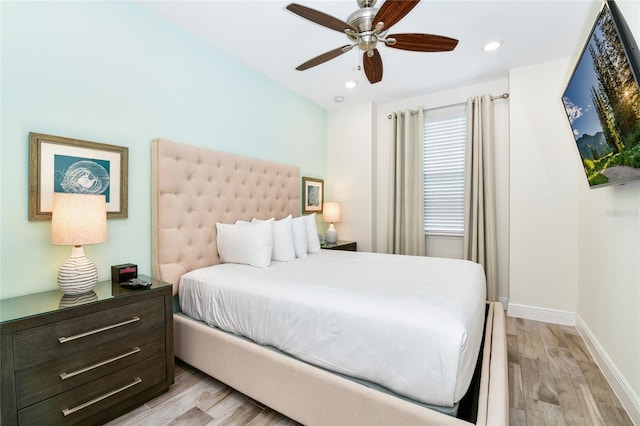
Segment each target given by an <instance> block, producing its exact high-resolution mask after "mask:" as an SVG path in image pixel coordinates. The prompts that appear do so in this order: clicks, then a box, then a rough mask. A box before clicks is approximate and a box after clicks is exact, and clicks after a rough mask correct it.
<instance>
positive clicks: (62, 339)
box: [58, 317, 140, 343]
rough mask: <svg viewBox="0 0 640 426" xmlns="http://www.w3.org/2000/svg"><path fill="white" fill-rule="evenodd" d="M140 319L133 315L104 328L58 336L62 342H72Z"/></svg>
mask: <svg viewBox="0 0 640 426" xmlns="http://www.w3.org/2000/svg"><path fill="white" fill-rule="evenodd" d="M136 321H140V317H132V318H131V319H130V320H127V321H122V322H119V323H118V324H112V325H108V326H106V327H102V328H96V329H95V330H91V331H87V332H84V333H80V334H76V335H75V336H71V337H58V341H59V342H60V343H66V342H70V341H72V340H76V339H81V338H83V337H87V336H91V335H92V334H96V333H102V332H103V331H107V330H111V329H112V328H116V327H121V326H123V325H127V324H131V323H132V322H136Z"/></svg>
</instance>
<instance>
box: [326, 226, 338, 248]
mask: <svg viewBox="0 0 640 426" xmlns="http://www.w3.org/2000/svg"><path fill="white" fill-rule="evenodd" d="M337 241H338V231H336V228H334V227H333V223H332V224H330V225H329V229H327V242H328V243H329V244H335V243H336V242H337Z"/></svg>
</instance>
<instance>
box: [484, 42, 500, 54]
mask: <svg viewBox="0 0 640 426" xmlns="http://www.w3.org/2000/svg"><path fill="white" fill-rule="evenodd" d="M500 46H502V42H501V41H490V42H489V43H487V44H485V45H484V47H483V48H482V49H483V50H484V51H485V52H493V51H494V50H496V49H498V48H499V47H500Z"/></svg>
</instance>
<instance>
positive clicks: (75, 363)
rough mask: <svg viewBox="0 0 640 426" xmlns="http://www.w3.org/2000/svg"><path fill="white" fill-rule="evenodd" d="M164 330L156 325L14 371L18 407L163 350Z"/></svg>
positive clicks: (104, 374) (119, 368)
mask: <svg viewBox="0 0 640 426" xmlns="http://www.w3.org/2000/svg"><path fill="white" fill-rule="evenodd" d="M164 340H165V329H164V327H163V326H156V327H153V328H151V329H149V330H144V331H141V332H139V333H135V334H131V335H129V336H126V337H124V338H122V339H118V340H115V341H111V342H108V343H104V344H102V345H99V346H97V347H94V348H90V349H85V350H84V351H80V352H76V353H73V354H71V355H69V356H66V357H64V358H58V359H54V360H51V361H47V362H45V363H42V364H39V365H37V366H35V367H30V368H27V369H24V370H21V371H18V372H17V373H16V376H15V377H16V384H15V386H16V402H17V408H24V407H26V406H28V405H31V404H34V403H36V402H38V401H41V400H43V399H46V398H49V397H51V396H54V395H57V394H59V393H62V392H65V391H68V390H70V389H73V388H75V387H77V386H80V385H83V384H85V383H88V382H90V381H91V380H95V379H97V378H99V377H102V376H106V375H107V374H110V373H112V372H114V371H118V370H121V369H123V368H125V367H127V366H129V365H131V364H135V363H137V362H140V361H142V360H143V359H145V358H149V357H151V356H154V355H157V354H159V353H163V352H164V351H165V341H164Z"/></svg>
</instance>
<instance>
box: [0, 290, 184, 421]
mask: <svg viewBox="0 0 640 426" xmlns="http://www.w3.org/2000/svg"><path fill="white" fill-rule="evenodd" d="M148 281H150V282H151V283H152V285H151V287H150V288H149V289H148V290H146V291H137V290H128V289H125V288H122V287H120V285H119V284H116V283H112V282H111V281H102V282H99V283H98V285H97V286H96V287H95V288H94V290H93V291H92V292H90V293H93V294H89V295H88V296H91V297H78V298H74V299H73V300H72V299H70V298H69V297H68V296H65V295H63V293H62V292H60V291H59V290H52V291H48V292H43V293H37V294H30V295H26V296H20V297H15V298H12V299H3V300H0V320H1V322H0V339H1V340H0V347H1V357H2V358H1V361H2V363H1V364H0V373H1V374H2V383H1V385H0V386H1V387H0V397H1V399H2V408H1V423H2V425H4V426H8V425H18V424H19V425H35V424H37V425H41V424H56V425H57V424H60V425H66V424H76V423H82V424H104V423H106V422H107V421H109V420H112V419H114V418H116V417H118V416H120V415H122V414H124V413H126V412H127V411H130V410H132V409H133V408H136V407H137V406H140V405H142V404H143V403H145V402H146V401H148V400H150V399H152V398H154V397H156V396H157V395H159V394H161V393H163V392H165V391H167V390H168V389H169V386H171V384H173V380H174V371H173V370H174V357H173V306H172V286H171V284H168V283H165V282H162V281H158V280H153V279H151V278H149V279H148Z"/></svg>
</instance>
